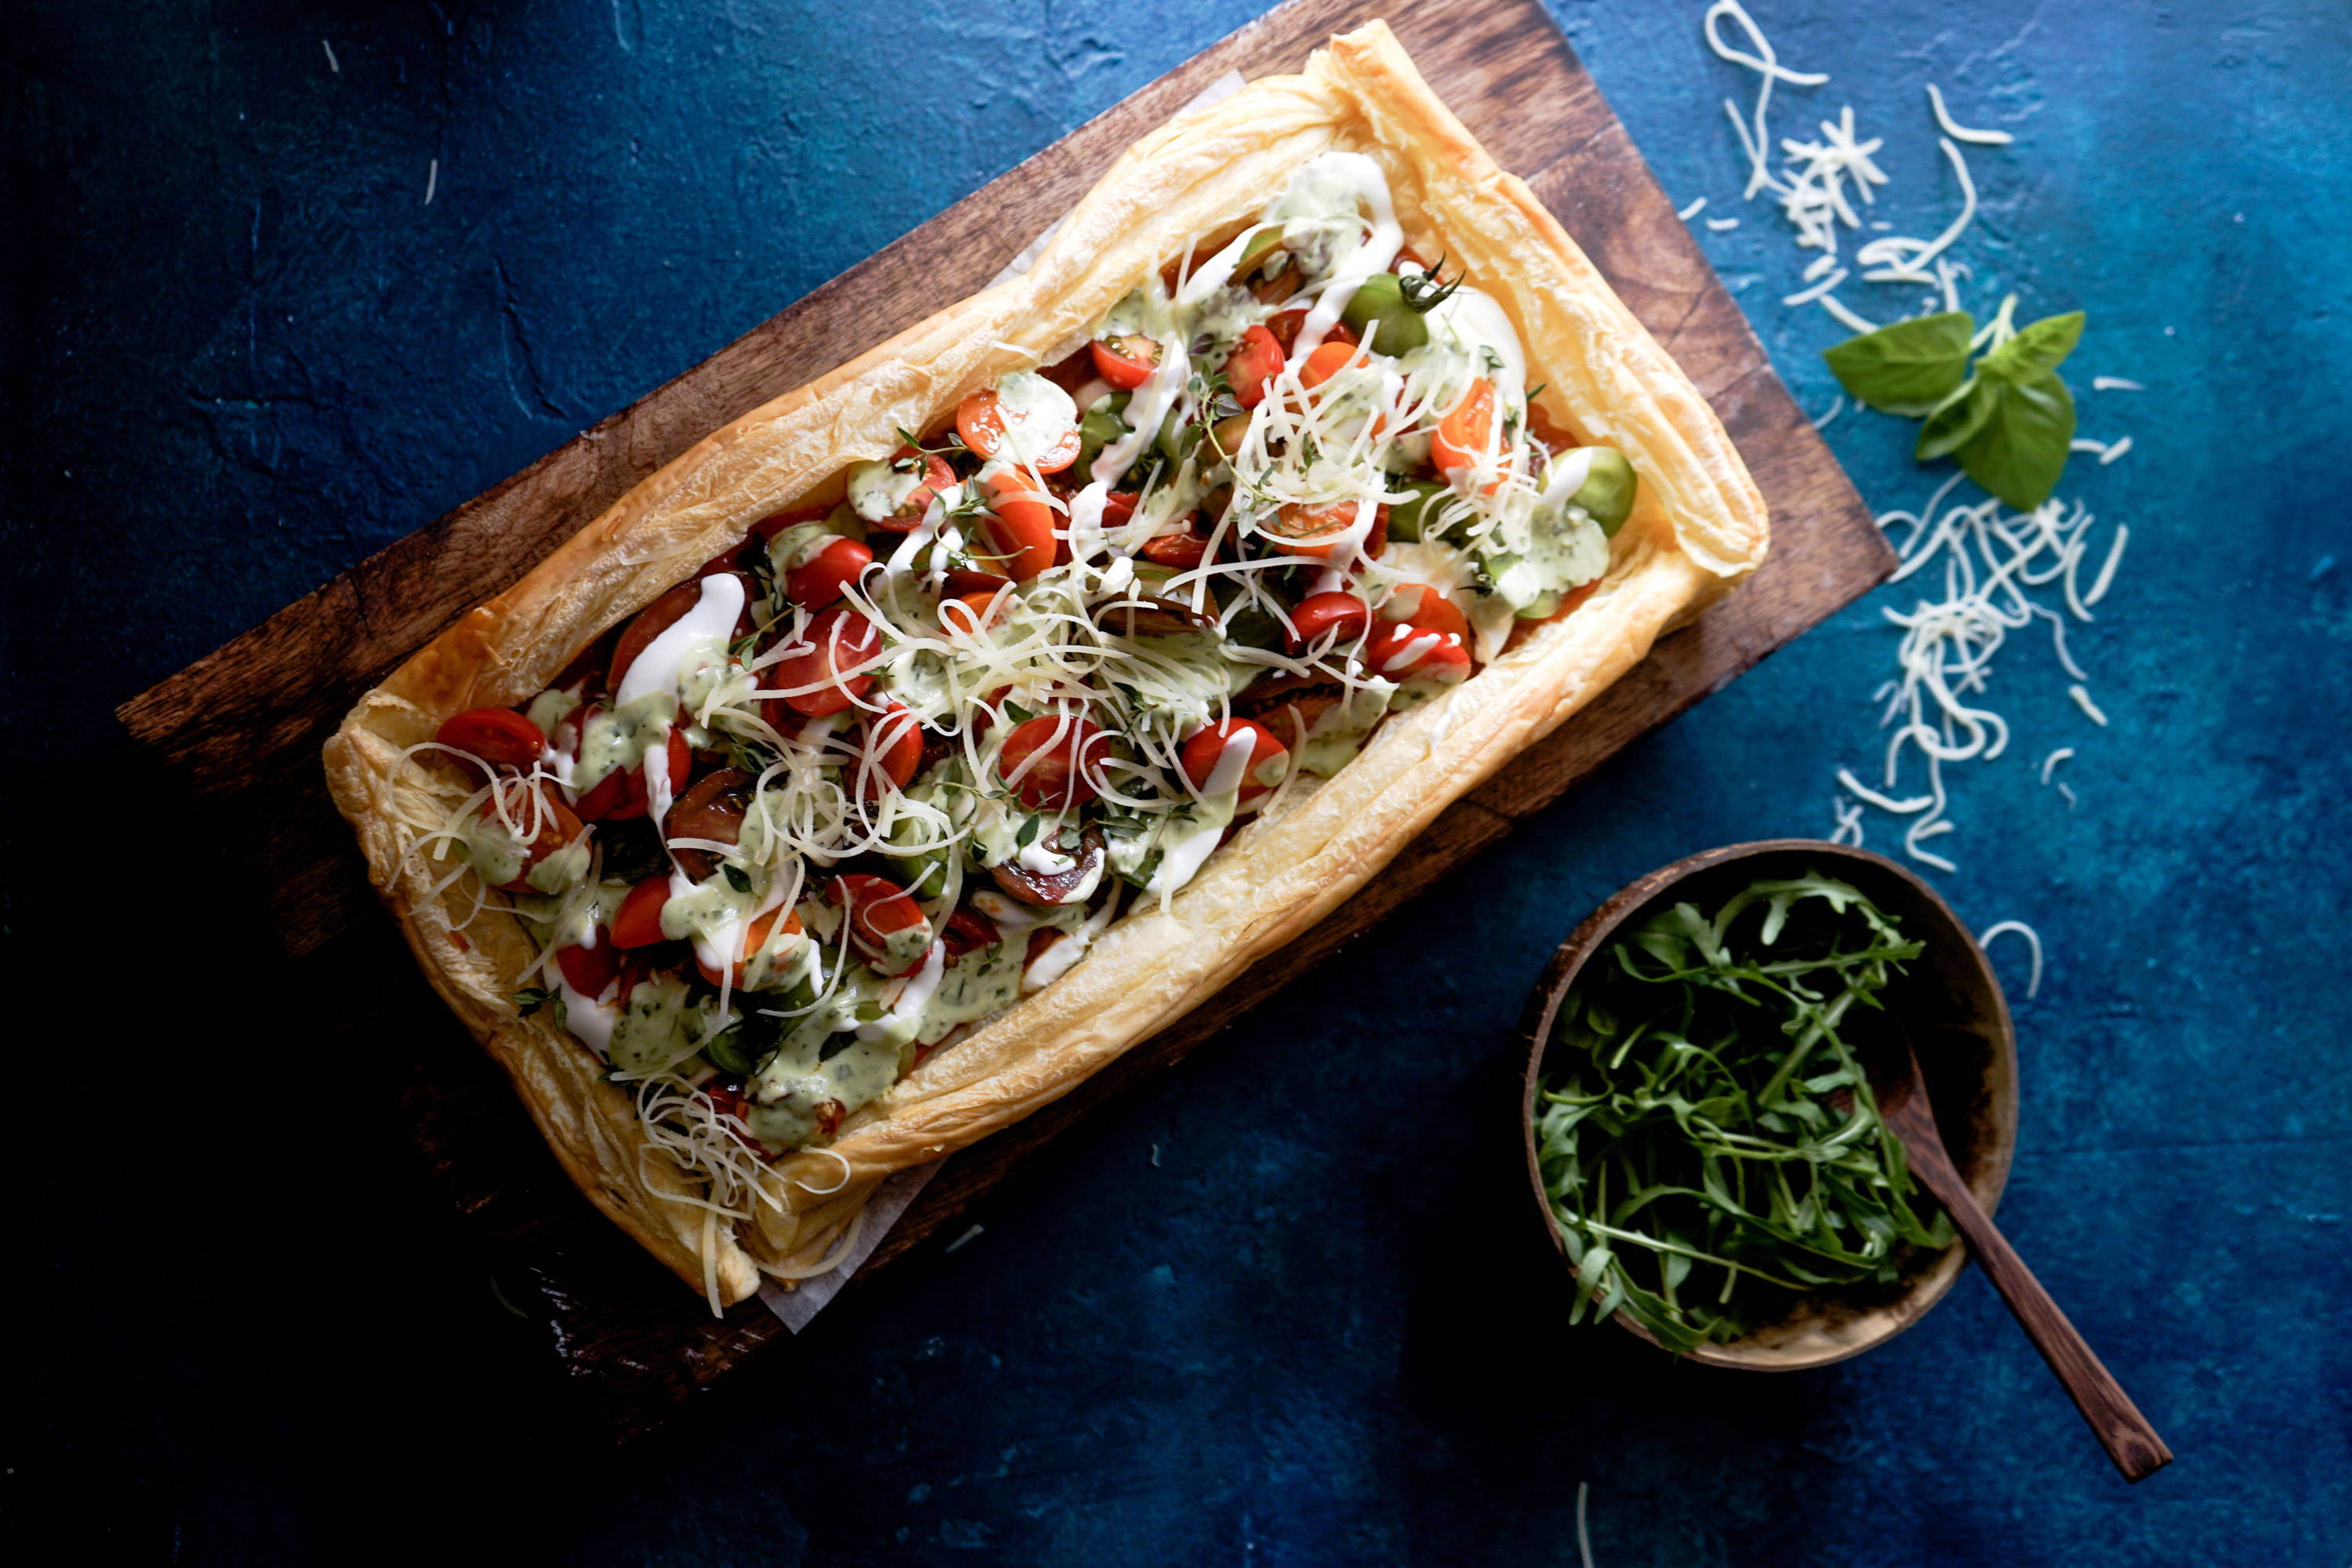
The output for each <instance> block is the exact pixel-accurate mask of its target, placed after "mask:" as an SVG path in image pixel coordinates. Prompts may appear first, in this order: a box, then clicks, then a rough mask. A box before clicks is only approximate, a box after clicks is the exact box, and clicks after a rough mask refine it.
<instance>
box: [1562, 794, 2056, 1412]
mask: <svg viewBox="0 0 2352 1568" xmlns="http://www.w3.org/2000/svg"><path fill="white" fill-rule="evenodd" d="M1809 868H1811V869H1818V870H1819V871H1820V872H1821V873H1822V875H1824V876H1829V877H1836V878H1838V879H1842V880H1844V881H1847V882H1851V883H1853V885H1854V886H1855V887H1857V888H1859V889H1862V890H1863V892H1864V894H1865V895H1867V896H1868V897H1869V898H1870V900H1872V901H1873V902H1874V903H1875V904H1877V906H1878V907H1879V908H1880V909H1881V910H1884V911H1885V913H1886V914H1887V915H1888V916H1889V917H1891V918H1892V919H1893V920H1894V921H1895V923H1896V924H1898V925H1899V926H1901V927H1902V929H1903V932H1904V934H1905V935H1906V936H1907V937H1911V938H1913V939H1915V940H1916V941H1921V942H1926V943H1927V951H1926V952H1923V953H1922V954H1921V955H1920V956H1919V957H1918V958H1917V959H1916V960H1915V961H1914V962H1913V963H1911V964H1910V965H1909V967H1908V973H1906V974H1904V975H1903V976H1902V977H1901V978H1899V979H1897V980H1896V981H1895V983H1894V984H1891V985H1889V986H1888V987H1887V989H1886V991H1885V993H1884V996H1885V1003H1886V1006H1887V1008H1888V1010H1889V1011H1890V1012H1892V1013H1894V1014H1895V1016H1897V1017H1898V1018H1900V1019H1901V1020H1902V1021H1903V1024H1904V1026H1905V1027H1906V1029H1907V1030H1908V1031H1909V1032H1910V1035H1911V1039H1912V1043H1913V1045H1914V1047H1916V1050H1917V1051H1918V1055H1919V1067H1920V1070H1921V1072H1922V1073H1923V1074H1924V1075H1925V1077H1926V1079H1927V1091H1928V1098H1929V1100H1932V1101H1933V1102H1934V1105H1935V1110H1936V1126H1937V1131H1939V1132H1941V1133H1942V1134H1943V1138H1944V1142H1945V1145H1946V1147H1947V1148H1948V1149H1949V1150H1950V1151H1951V1154H1952V1159H1953V1161H1954V1163H1957V1164H1958V1166H1959V1169H1960V1173H1961V1174H1962V1175H1963V1176H1965V1177H1966V1178H1967V1180H1968V1184H1969V1190H1970V1191H1971V1192H1973V1193H1975V1194H1976V1196H1977V1201H1978V1202H1979V1203H1980V1204H1982V1205H1984V1207H1985V1212H1986V1213H1988V1214H1990V1213H1991V1212H1992V1210H1993V1207H1994V1205H1997V1204H1999V1203H2000V1193H2001V1188H2002V1186H2003V1185H2004V1184H2006V1183H2007V1182H2008V1180H2009V1161H2010V1155H2011V1152H2013V1151H2014V1150H2015V1148H2016V1145H2017V1038H2016V1035H2015V1033H2014V1031H2013V1030H2012V1028H2011V1025H2010V1018H2009V1005H2008V1003H2007V1002H2006V1001H2004V1000H2003V999H2002V996H2001V993H2000V981H1999V980H1997V979H1996V978H1995V977H1994V975H1993V972H1992V966H1991V965H1990V964H1989V963H1986V962H1985V955H1984V950H1983V949H1982V948H1979V946H1978V945H1977V941H1976V938H1975V936H1974V935H1972V934H1971V933H1970V932H1969V928H1968V927H1967V926H1965V925H1963V924H1961V923H1960V921H1959V917H1958V916H1957V915H1955V914H1953V913H1952V910H1951V906H1950V905H1948V904H1947V903H1945V902H1944V900H1942V899H1941V898H1939V897H1938V896H1937V893H1936V891H1935V889H1932V888H1930V887H1928V886H1927V883H1925V882H1923V881H1921V880H1920V879H1918V878H1917V877H1916V876H1914V875H1912V874H1911V873H1910V872H1909V871H1906V870H1905V869H1904V868H1902V867H1900V866H1898V865H1896V864H1895V862H1894V861H1892V860H1889V859H1887V858H1885V856H1883V855H1873V854H1871V853H1870V852H1868V851H1867V850H1863V849H1852V848H1848V847H1845V846H1843V845H1838V844H1831V843H1828V842H1825V841H1823V840H1821V839H1816V838H1768V839H1764V840H1762V841H1760V842H1758V843H1754V844H1734V845H1732V846H1730V847H1727V848H1723V849H1710V850H1708V851H1707V852H1706V853H1705V854H1703V855H1694V856H1692V857H1691V858H1688V859H1686V860H1677V861H1675V863H1674V864H1673V865H1671V866H1668V867H1666V868H1664V869H1662V870H1657V871H1653V872H1651V873H1650V874H1649V875H1648V876H1646V877H1643V878H1642V879H1640V880H1639V881H1636V882H1633V883H1632V884H1630V885H1628V886H1627V887H1625V888H1623V889H1621V890H1619V891H1618V892H1617V893H1616V894H1615V895H1614V896H1613V897H1612V898H1611V899H1610V900H1609V901H1608V902H1607V903H1604V904H1602V905H1601V907H1600V908H1599V909H1597V910H1594V911H1593V912H1592V914H1591V918H1589V919H1588V920H1586V921H1585V922H1584V923H1583V924H1582V925H1580V926H1578V927H1577V928H1576V931H1575V932H1574V933H1573V934H1572V935H1570V937H1569V939H1568V941H1567V942H1563V943H1561V944H1560V949H1559V952H1558V953H1556V954H1554V955H1553V958H1552V961H1551V963H1550V965H1549V967H1548V968H1546V969H1545V971H1544V974H1543V978H1542V980H1540V981H1539V982H1538V983H1537V985H1536V989H1535V994H1534V995H1533V996H1532V997H1531V998H1529V1000H1528V1011H1527V1015H1526V1016H1525V1018H1524V1020H1523V1021H1522V1024H1521V1028H1522V1030H1523V1033H1524V1035H1525V1037H1526V1040H1527V1045H1528V1070H1527V1083H1526V1087H1525V1090H1524V1092H1523V1093H1522V1094H1521V1096H1520V1100H1519V1131H1520V1135H1521V1137H1522V1139H1523V1140H1524V1142H1526V1145H1527V1157H1528V1183H1529V1186H1530V1190H1531V1191H1532V1192H1533V1193H1534V1194H1535V1200H1536V1210H1537V1213H1538V1215H1540V1216H1541V1218H1542V1221H1543V1227H1544V1234H1546V1235H1547V1236H1549V1237H1551V1241H1552V1246H1553V1247H1556V1248H1559V1253H1560V1259H1561V1262H1562V1263H1563V1264H1565V1263H1566V1262H1567V1258H1568V1254H1567V1249H1566V1248H1565V1247H1562V1246H1561V1243H1560V1237H1559V1226H1557V1225H1556V1224H1554V1222H1553V1220H1552V1215H1551V1204H1550V1200H1549V1198H1547V1197H1546V1196H1545V1194H1544V1184H1543V1173H1542V1171H1541V1169H1540V1167H1539V1166H1538V1162H1537V1156H1536V1139H1535V1110H1536V1097H1537V1093H1538V1085H1539V1084H1540V1083H1541V1082H1542V1079H1543V1076H1544V1058H1545V1057H1546V1056H1547V1055H1548V1054H1549V1050H1550V1048H1551V1038H1552V1023H1553V1020H1554V1018H1555V1017H1557V1016H1558V1015H1559V1004H1560V999H1561V998H1562V997H1563V996H1565V995H1566V994H1568V989H1569V987H1570V986H1571V985H1573V984H1575V983H1576V977H1577V975H1578V974H1579V973H1580V972H1581V971H1582V969H1583V968H1584V965H1585V963H1586V961H1587V960H1589V959H1590V958H1591V957H1592V956H1593V955H1594V954H1595V953H1597V952H1600V951H1601V948H1602V947H1603V946H1604V945H1605V944H1606V943H1607V942H1609V940H1610V938H1612V936H1614V935H1615V934H1616V933H1617V931H1618V929H1619V928H1620V927H1622V926H1625V925H1627V924H1628V923H1629V922H1638V921H1642V920H1643V919H1646V918H1647V917H1648V916H1649V915H1650V914H1652V913H1654V912H1655V911H1657V910H1664V909H1668V908H1671V907H1672V906H1673V905H1674V904H1675V903H1677V902H1682V901H1685V900H1687V901H1689V902H1693V903H1696V904H1698V905H1699V906H1700V907H1701V908H1706V907H1709V906H1711V905H1713V904H1716V903H1718V902H1720V901H1721V900H1724V899H1726V898H1728V897H1729V896H1730V895H1731V894H1733V893H1735V892H1737V891H1738V890H1739V889H1741V888H1744V887H1746V886H1747V885H1748V883H1750V882H1752V881H1755V880H1757V879H1760V878H1766V877H1790V876H1795V875H1798V874H1800V873H1801V872H1803V871H1805V870H1807V869H1809ZM1967 1261H1968V1248H1967V1247H1965V1246H1963V1245H1961V1244H1960V1243H1958V1242H1955V1243H1954V1244H1953V1245H1952V1246H1951V1247H1948V1248H1946V1249H1945V1250H1944V1251H1942V1252H1938V1253H1928V1254H1923V1255H1921V1256H1919V1257H1916V1258H1914V1259H1912V1261H1911V1263H1910V1265H1909V1267H1908V1268H1906V1269H1905V1271H1904V1273H1903V1276H1902V1278H1901V1279H1899V1280H1898V1281H1897V1282H1895V1284H1893V1285H1885V1286H1878V1285H1866V1286H1857V1287H1852V1288H1849V1289H1846V1290H1843V1291H1841V1292H1839V1293H1837V1294H1834V1295H1832V1294H1820V1295H1811V1296H1805V1297H1802V1298H1800V1299H1799V1300H1798V1301H1797V1302H1796V1303H1795V1304H1794V1306H1793V1307H1792V1308H1791V1309H1790V1310H1789V1311H1788V1312H1787V1313H1786V1314H1785V1315H1783V1316H1782V1317H1781V1318H1780V1320H1778V1321H1773V1322H1769V1323H1766V1324H1763V1325H1760V1326H1759V1327H1758V1328H1757V1329H1756V1330H1755V1331H1752V1332H1751V1333H1749V1334H1748V1335H1747V1336H1746V1337H1744V1338H1742V1339H1738V1340H1733V1341H1730V1342H1727V1343H1723V1344H1707V1345H1703V1346H1701V1347H1700V1348H1698V1349H1696V1350H1694V1351H1690V1352H1686V1353H1687V1354H1688V1355H1689V1357H1690V1359H1691V1360H1693V1361H1698V1362H1705V1363H1707V1364H1708V1365H1710V1366H1736V1367H1745V1368H1747V1369H1748V1370H1749V1371H1752V1372H1797V1371H1801V1370H1802V1369H1803V1368H1806V1367H1812V1366H1826V1365H1828V1364H1829V1363H1832V1362H1837V1361H1843V1360H1845V1359H1846V1357H1848V1356H1853V1355H1860V1354H1861V1353H1862V1352H1864V1351H1866V1350H1869V1349H1870V1348H1871V1347H1873V1346H1874V1345H1878V1344H1883V1343H1885V1342H1886V1341H1888V1340H1891V1339H1893V1338H1894V1337H1895V1335H1896V1334H1899V1333H1901V1332H1902V1331H1904V1330H1906V1329H1907V1328H1909V1327H1910V1326H1911V1325H1912V1324H1913V1323H1916V1322H1917V1321H1919V1320H1920V1319H1921V1318H1922V1317H1925V1316H1926V1315H1927V1309H1928V1308H1930V1307H1932V1306H1934V1305H1935V1304H1936V1303H1937V1301H1939V1300H1942V1299H1943V1296H1944V1292H1945V1291H1947V1290H1948V1289H1951V1288H1952V1281H1953V1280H1954V1279H1958V1278H1959V1273H1960V1268H1961V1266H1962V1265H1963V1264H1964V1263H1966V1262H1967ZM1617 1321H1618V1322H1619V1323H1621V1324H1622V1325H1623V1326H1624V1327H1625V1328H1627V1329H1629V1330H1631V1331H1633V1332H1634V1333H1636V1334H1640V1335H1641V1336H1642V1337H1643V1339H1649V1338H1650V1336H1649V1334H1647V1333H1646V1332H1644V1331H1643V1330H1642V1329H1641V1328H1640V1327H1638V1326H1637V1325H1636V1324H1635V1323H1634V1322H1633V1321H1632V1320H1631V1319H1630V1318H1628V1317H1626V1315H1625V1314H1624V1313H1622V1312H1620V1313H1618V1314H1617ZM1653 1342H1654V1341H1653Z"/></svg>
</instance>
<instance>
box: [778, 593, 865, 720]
mask: <svg viewBox="0 0 2352 1568" xmlns="http://www.w3.org/2000/svg"><path fill="white" fill-rule="evenodd" d="M795 641H796V642H798V643H800V644H803V645H805V646H804V647H802V650H801V651H800V652H798V653H792V654H787V655H785V656H784V657H783V658H780V659H778V660H777V661H776V662H775V663H773V664H772V665H770V666H769V667H768V669H767V674H766V677H765V684H766V686H767V688H768V689H770V690H771V691H782V692H786V693H788V694H789V695H787V696H786V697H785V698H784V700H785V702H787V703H788V704H790V705H791V707H792V708H793V710H794V711H795V712H799V713H804V714H806V715H808V717H810V718H812V719H822V718H824V716H825V715H826V714H828V713H838V712H840V711H841V710H843V709H845V708H846V707H848V706H849V705H850V704H852V703H853V702H856V700H858V699H859V698H860V697H863V696H865V695H866V691H867V690H868V689H871V688H872V687H873V685H874V677H873V675H872V673H871V672H870V671H866V670H865V669H863V668H862V667H864V666H867V665H871V664H872V663H873V662H874V661H875V660H876V659H877V658H879V657H880V656H881V653H882V634H881V632H879V631H878V630H877V629H876V628H875V625H874V623H873V622H872V621H869V620H867V619H866V617H865V616H861V615H859V614H858V613H857V612H856V610H853V609H850V608H849V607H848V606H846V605H835V606H834V607H833V608H832V609H830V610H827V611H825V612H824V614H822V615H820V616H817V617H816V618H815V619H814V620H812V621H811V622H809V624H808V626H807V628H806V629H805V630H804V631H803V632H802V634H801V635H800V637H798V638H796V639H795Z"/></svg>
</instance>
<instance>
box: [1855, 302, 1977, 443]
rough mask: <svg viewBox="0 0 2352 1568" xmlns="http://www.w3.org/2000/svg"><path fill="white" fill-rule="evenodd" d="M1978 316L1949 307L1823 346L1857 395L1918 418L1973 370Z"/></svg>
mask: <svg viewBox="0 0 2352 1568" xmlns="http://www.w3.org/2000/svg"><path fill="white" fill-rule="evenodd" d="M1976 330H1977V324H1976V319H1975V318H1974V317H1972V316H1970V315H1969V313H1968V312H1967V311H1966V310H1947V311H1944V312H1943V313H1942V314H1940V315H1934V316H1920V317H1916V318H1915V319H1914V320H1911V321H1897V322H1895V324H1894V325H1893V326H1891V327H1881V328H1879V329H1878V331H1874V332H1864V334H1863V335H1862V336H1860V337H1858V338H1849V339H1847V340H1846V341H1845V342H1842V343H1839V344H1837V345H1835V346H1834V347H1832V348H1826V349H1823V350H1822V359H1824V360H1826V361H1828V362H1829V367H1830V372H1831V374H1833V375H1835V376H1836V377H1837V378H1838V384H1840V385H1842V386H1843V387H1844V388H1845V389H1846V391H1848V392H1849V393H1851V394H1853V396H1854V398H1855V400H1856V401H1858V402H1862V403H1866V404H1868V405H1870V406H1871V407H1873V408H1875V409H1878V410H1880V411H1881V412H1882V413H1886V414H1900V415H1904V416H1907V417H1909V418H1913V419H1916V418H1917V417H1919V416H1921V415H1923V414H1926V413H1927V412H1928V411H1929V410H1930V409H1932V408H1934V407H1935V406H1936V405H1937V404H1938V403H1939V402H1941V401H1942V400H1943V399H1944V398H1946V397H1947V396H1948V395H1950V394H1951V392H1952V390H1953V389H1954V388H1955V387H1957V386H1958V385H1959V384H1960V382H1961V379H1962V378H1963V377H1965V376H1966V375H1967V374H1968V371H1969V339H1970V338H1972V337H1974V336H1975V335H1976Z"/></svg>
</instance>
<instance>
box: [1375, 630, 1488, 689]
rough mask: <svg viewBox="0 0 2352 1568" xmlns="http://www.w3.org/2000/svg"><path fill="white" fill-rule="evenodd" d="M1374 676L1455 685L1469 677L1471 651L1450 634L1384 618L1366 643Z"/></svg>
mask: <svg viewBox="0 0 2352 1568" xmlns="http://www.w3.org/2000/svg"><path fill="white" fill-rule="evenodd" d="M1364 662H1365V664H1366V665H1368V666H1370V668H1371V671H1372V673H1373V674H1374V675H1379V676H1385V677H1386V678H1387V679H1391V680H1393V681H1396V682H1398V683H1399V684H1401V685H1402V684H1410V683H1416V682H1417V683H1422V684H1428V683H1435V684H1436V685H1439V686H1458V685H1460V684H1461V683H1462V682H1463V681H1465V680H1467V679H1470V668H1471V660H1470V650H1469V649H1468V648H1465V647H1463V646H1462V645H1461V643H1459V642H1458V641H1456V640H1454V638H1452V637H1445V636H1444V635H1443V634H1441V633H1438V632H1433V631H1427V630H1424V629H1423V628H1422V627H1420V626H1409V625H1407V624H1406V623H1405V622H1403V621H1383V622H1381V628H1380V630H1378V631H1376V632H1374V633H1373V634H1372V640H1371V641H1370V643H1368V644H1366V645H1365V647H1364Z"/></svg>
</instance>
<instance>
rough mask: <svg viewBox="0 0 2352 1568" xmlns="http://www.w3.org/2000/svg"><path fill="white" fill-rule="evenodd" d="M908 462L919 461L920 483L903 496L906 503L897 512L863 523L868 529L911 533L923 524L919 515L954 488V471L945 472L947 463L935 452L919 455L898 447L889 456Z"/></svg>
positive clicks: (916, 452) (896, 461) (912, 448)
mask: <svg viewBox="0 0 2352 1568" xmlns="http://www.w3.org/2000/svg"><path fill="white" fill-rule="evenodd" d="M908 458H921V459H922V460H923V479H922V482H921V483H920V484H919V485H917V486H916V487H915V488H914V489H911V490H908V492H907V499H906V500H902V501H900V502H899V503H898V510H896V511H893V512H892V513H891V514H890V515H889V516H887V517H885V518H879V519H869V520H867V521H866V526H867V527H868V528H879V529H886V530H887V531H890V532H892V533H912V532H913V531H915V528H916V525H917V524H919V523H920V522H921V521H923V513H925V512H927V511H929V510H930V509H931V502H932V501H934V500H938V499H939V497H940V493H941V492H942V491H944V490H947V489H950V488H951V487H952V486H953V485H954V484H955V482H956V476H955V470H954V469H953V468H949V467H948V460H947V459H946V458H942V457H940V455H939V454H938V453H937V452H919V451H917V450H916V449H915V448H914V447H899V448H898V450H897V451H896V452H894V453H892V454H891V456H890V460H891V461H892V462H894V463H903V462H905V461H906V460H907V459H908Z"/></svg>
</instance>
